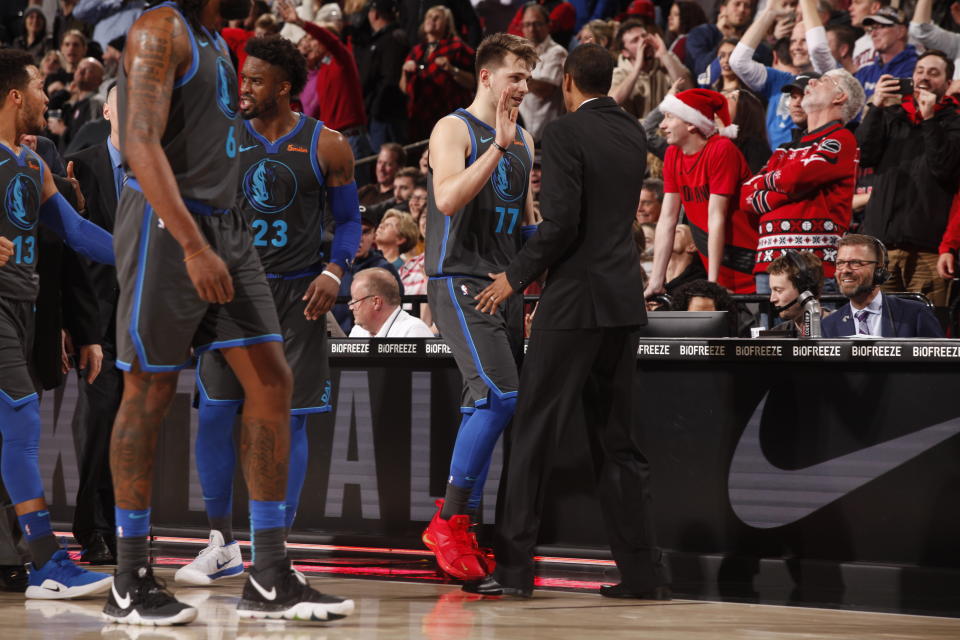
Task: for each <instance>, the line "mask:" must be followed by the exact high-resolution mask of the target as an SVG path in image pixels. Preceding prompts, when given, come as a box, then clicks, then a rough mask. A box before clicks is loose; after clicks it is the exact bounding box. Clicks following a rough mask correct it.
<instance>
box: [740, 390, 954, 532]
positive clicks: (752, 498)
mask: <svg viewBox="0 0 960 640" xmlns="http://www.w3.org/2000/svg"><path fill="white" fill-rule="evenodd" d="M767 397H768V396H764V397H763V399H762V400H761V401H760V404H758V405H757V408H756V409H755V410H754V412H753V415H752V416H750V421H749V422H747V427H746V428H745V429H744V431H743V435H741V436H740V442H739V443H738V444H737V449H736V451H734V454H733V460H732V461H731V462H730V475H729V478H728V479H727V492H728V495H729V497H730V506H731V507H733V511H734V513H736V514H737V517H738V518H740V520H742V521H743V522H744V523H746V524H748V525H750V526H751V527H756V528H758V529H772V528H774V527H782V526H784V525H788V524H791V523H793V522H796V521H797V520H800V519H801V518H804V517H806V516H808V515H810V514H811V513H813V512H814V511H817V510H818V509H822V508H823V507H825V506H827V505H828V504H830V503H831V502H834V501H835V500H838V499H840V498H842V497H843V496H845V495H847V494H848V493H850V492H852V491H854V490H856V489H859V488H860V487H862V486H863V485H865V484H867V483H868V482H870V481H871V480H875V479H876V478H879V477H880V476H882V475H883V474H885V473H887V472H889V471H892V470H893V469H896V468H897V467H899V466H900V465H902V464H904V463H906V462H908V461H910V460H912V459H913V458H915V457H917V456H918V455H920V454H921V453H923V452H925V451H927V450H929V449H932V448H933V447H935V446H937V445H938V444H940V443H941V442H943V441H944V440H946V439H947V438H950V437H951V436H954V435H956V434H957V433H960V418H954V419H952V420H948V421H946V422H941V423H939V424H934V425H931V426H929V427H925V428H923V429H920V430H919V431H914V432H913V433H908V434H907V435H904V436H900V437H899V438H894V439H893V440H888V441H886V442H881V443H879V444H875V445H873V446H870V447H866V448H864V449H860V450H859V451H854V452H852V453H848V454H846V455H843V456H839V457H837V458H833V459H831V460H826V461H824V462H821V463H818V464H815V465H811V466H809V467H806V468H803V469H794V470H787V469H781V468H779V467H776V466H774V465H772V464H771V463H770V461H769V460H767V457H766V456H765V455H764V453H763V449H762V448H761V446H760V422H761V418H762V416H763V408H764V406H765V405H766V404H767Z"/></svg>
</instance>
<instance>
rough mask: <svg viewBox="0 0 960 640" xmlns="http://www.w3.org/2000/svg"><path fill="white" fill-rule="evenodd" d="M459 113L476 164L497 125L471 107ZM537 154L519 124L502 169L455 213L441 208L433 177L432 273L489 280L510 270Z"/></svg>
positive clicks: (428, 260) (430, 199) (429, 254)
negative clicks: (446, 212) (467, 133)
mask: <svg viewBox="0 0 960 640" xmlns="http://www.w3.org/2000/svg"><path fill="white" fill-rule="evenodd" d="M452 115H453V116H455V117H457V118H460V119H461V120H463V121H464V123H466V125H467V129H468V130H469V131H470V145H471V149H470V157H469V158H467V166H468V167H469V166H470V165H471V164H473V163H474V162H475V161H476V159H477V158H478V157H480V156H481V155H482V154H483V153H484V152H486V150H487V149H488V148H489V147H490V145H492V144H493V139H494V136H495V134H496V132H495V130H494V128H493V127H491V126H490V125H488V124H487V123H485V122H482V121H480V120H478V119H477V118H476V117H474V116H473V115H472V114H470V113H469V112H468V111H467V110H465V109H458V110H457V111H455V112H454V113H453V114H452ZM532 166H533V158H532V157H531V154H530V150H529V149H528V148H527V145H526V141H525V140H524V138H523V131H522V130H521V129H520V127H519V126H518V127H517V136H516V139H515V140H514V142H513V144H511V145H510V148H509V149H507V152H506V153H505V154H503V157H502V158H500V162H499V164H497V168H496V170H495V171H494V172H493V175H491V176H490V180H488V181H487V183H486V184H485V185H484V186H483V188H482V189H481V190H480V193H478V194H477V196H476V197H475V198H474V199H473V200H471V201H470V202H468V203H467V204H466V205H465V206H464V207H463V208H462V209H460V210H459V211H457V212H456V213H455V214H453V215H452V216H445V215H443V214H442V213H441V212H440V210H439V209H437V205H436V198H435V195H434V191H433V171H432V170H431V171H430V174H429V175H428V176H427V192H428V201H427V243H426V244H427V247H426V254H427V255H426V258H425V265H424V266H425V268H426V271H427V275H428V276H430V277H442V276H451V275H467V276H475V277H479V278H485V279H486V278H487V277H488V276H487V274H488V273H499V272H500V271H503V270H504V269H506V268H507V265H508V264H510V261H511V260H512V259H513V257H514V256H516V255H517V252H518V251H519V250H520V246H521V236H520V227H521V226H523V209H524V206H525V205H526V201H527V188H528V187H529V184H530V169H531V168H532Z"/></svg>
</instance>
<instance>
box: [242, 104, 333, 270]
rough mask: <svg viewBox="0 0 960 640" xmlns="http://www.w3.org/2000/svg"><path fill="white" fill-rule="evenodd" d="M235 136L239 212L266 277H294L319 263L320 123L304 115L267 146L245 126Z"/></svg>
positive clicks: (321, 222) (321, 195) (249, 125)
mask: <svg viewBox="0 0 960 640" xmlns="http://www.w3.org/2000/svg"><path fill="white" fill-rule="evenodd" d="M242 131H243V133H242V135H241V136H240V147H239V154H240V176H241V177H240V210H241V211H242V212H243V216H244V218H245V219H246V221H247V223H248V224H249V225H250V230H251V232H252V233H253V246H254V247H256V249H257V252H258V253H259V254H260V261H261V262H263V268H264V270H266V271H267V272H268V273H289V272H293V271H300V270H303V269H306V268H307V267H309V266H311V265H314V264H316V263H317V262H318V261H319V260H320V258H321V248H320V246H321V235H322V233H323V203H324V196H325V193H324V184H323V174H322V173H321V172H320V163H319V162H317V142H318V141H319V140H320V132H321V131H323V123H322V122H320V121H318V120H315V119H313V118H310V117H308V116H305V115H301V116H300V122H298V123H297V126H295V127H294V128H293V130H292V131H290V133H288V134H286V135H285V136H283V137H282V138H280V139H278V140H277V141H275V142H270V141H269V140H267V139H266V138H264V137H263V136H261V135H260V134H259V133H257V131H256V129H254V128H253V125H252V124H251V123H250V122H249V121H247V122H245V123H244V127H243V129H242Z"/></svg>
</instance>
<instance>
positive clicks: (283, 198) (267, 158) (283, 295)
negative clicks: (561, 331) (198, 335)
mask: <svg viewBox="0 0 960 640" xmlns="http://www.w3.org/2000/svg"><path fill="white" fill-rule="evenodd" d="M245 49H246V53H247V57H246V60H245V62H244V64H243V71H242V72H241V74H240V79H241V84H240V115H241V116H243V118H244V120H246V122H245V123H244V127H243V128H242V129H241V134H240V135H239V136H238V140H239V145H240V146H239V147H238V149H237V151H238V154H239V156H240V176H241V179H240V194H239V197H240V210H241V212H242V213H243V216H244V218H245V219H246V220H247V222H248V223H249V224H250V227H251V229H252V231H253V234H254V240H253V244H254V247H255V248H256V249H257V252H258V253H259V254H260V261H261V262H262V263H263V268H264V269H265V270H266V271H267V282H268V284H269V285H270V290H271V292H272V293H273V300H274V303H275V304H276V307H277V315H278V316H279V317H280V328H281V333H282V334H283V348H284V351H285V353H286V356H287V362H289V364H290V368H291V369H292V370H293V374H294V375H293V380H294V386H293V403H292V409H291V416H290V468H289V471H288V475H287V495H286V511H285V512H284V516H285V525H286V527H287V529H288V530H289V528H290V526H291V524H292V523H293V519H294V516H295V515H296V512H297V504H298V502H299V500H300V490H301V488H302V487H303V480H304V477H305V475H306V473H307V432H306V423H307V416H308V415H309V414H311V413H323V412H327V411H330V371H329V365H328V363H327V344H326V342H327V340H326V336H327V330H326V323H325V322H323V320H322V318H323V315H324V314H325V313H326V312H327V311H329V310H330V308H331V307H332V306H333V303H334V302H335V301H336V298H337V291H338V290H339V286H340V277H341V276H342V275H343V272H344V269H345V268H346V265H347V263H348V262H349V260H350V259H351V258H352V257H353V255H354V254H355V253H356V251H357V247H358V245H359V244H360V202H359V200H358V199H357V186H356V184H355V183H354V181H353V152H352V151H351V149H350V145H349V144H348V143H347V141H346V139H345V138H344V137H343V136H342V135H340V134H339V133H337V132H336V131H333V130H331V129H328V128H326V127H324V126H323V123H322V122H318V121H317V120H314V119H313V118H310V117H307V116H305V115H302V114H298V113H294V112H293V111H291V109H290V97H291V96H296V95H299V94H300V91H301V90H303V85H304V84H305V83H306V78H307V68H306V62H305V61H304V59H303V56H302V55H301V54H300V52H299V51H298V50H297V48H296V47H295V46H294V44H293V43H292V42H290V41H289V40H287V39H285V38H281V37H279V36H269V37H266V38H253V39H251V40H248V41H247V44H246V47H245ZM328 195H329V197H330V203H331V206H332V214H333V219H334V221H335V223H336V234H335V237H334V240H333V246H332V251H331V254H332V255H331V256H330V261H329V262H327V264H326V265H324V260H323V256H322V252H321V248H320V243H321V239H322V235H323V225H322V222H323V206H324V201H325V199H326V197H327V196H328ZM318 319H319V320H318ZM197 383H198V384H197V386H198V388H199V402H200V405H199V409H200V430H199V433H198V434H197V444H196V458H197V470H198V472H199V474H200V484H201V486H202V487H203V499H204V504H205V506H206V509H207V517H208V519H209V521H210V528H211V532H210V544H209V545H208V546H207V548H206V549H204V550H203V551H201V552H200V555H199V556H198V557H197V559H196V560H194V561H193V562H191V563H190V564H188V565H186V566H184V567H182V568H181V569H180V570H178V571H177V574H176V581H177V582H178V583H184V584H194V585H205V584H210V583H211V582H212V581H213V580H217V579H220V578H225V577H228V576H231V575H236V574H238V573H240V572H242V571H243V561H242V560H241V558H240V546H239V545H238V544H237V543H236V541H234V539H233V532H232V529H231V518H232V508H231V500H232V496H233V472H234V467H235V465H236V461H235V455H234V445H233V421H234V416H235V415H236V414H237V410H238V409H239V407H240V405H241V403H242V402H243V388H242V387H241V385H240V383H239V382H238V381H237V378H236V376H234V375H233V373H232V372H231V370H230V367H229V365H228V364H227V362H226V360H225V359H224V357H223V355H222V354H221V353H220V352H219V351H207V352H205V353H204V354H203V356H201V358H200V365H199V366H198V367H197Z"/></svg>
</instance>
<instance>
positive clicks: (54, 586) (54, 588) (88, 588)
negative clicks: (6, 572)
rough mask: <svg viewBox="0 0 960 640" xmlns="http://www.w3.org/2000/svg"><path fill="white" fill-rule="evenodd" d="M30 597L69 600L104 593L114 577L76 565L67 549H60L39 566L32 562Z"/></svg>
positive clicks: (28, 586)
mask: <svg viewBox="0 0 960 640" xmlns="http://www.w3.org/2000/svg"><path fill="white" fill-rule="evenodd" d="M29 573H30V576H29V578H28V583H27V597H28V598H35V599H38V600H66V599H68V598H81V597H83V596H90V595H94V594H97V593H103V592H104V591H106V590H107V589H109V588H110V585H111V584H113V577H112V576H109V575H106V574H103V573H97V572H95V571H87V570H86V569H81V568H80V567H78V566H77V565H75V564H73V562H72V561H71V560H70V556H69V555H68V554H67V552H66V550H64V549H60V550H59V551H57V552H56V553H55V554H53V557H52V558H50V560H48V561H47V564H45V565H43V566H42V567H40V568H39V569H38V568H37V567H36V566H34V565H33V564H32V563H31V564H30V569H29Z"/></svg>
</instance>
